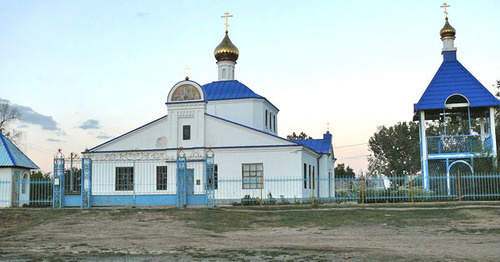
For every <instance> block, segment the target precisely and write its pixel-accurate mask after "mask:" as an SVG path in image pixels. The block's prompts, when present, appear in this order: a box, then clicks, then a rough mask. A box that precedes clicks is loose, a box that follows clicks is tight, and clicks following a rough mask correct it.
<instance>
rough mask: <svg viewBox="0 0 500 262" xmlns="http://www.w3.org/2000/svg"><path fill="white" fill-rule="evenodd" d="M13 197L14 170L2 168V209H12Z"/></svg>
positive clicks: (0, 204) (0, 175)
mask: <svg viewBox="0 0 500 262" xmlns="http://www.w3.org/2000/svg"><path fill="white" fill-rule="evenodd" d="M11 196H12V168H9V167H7V168H0V207H10V204H11Z"/></svg>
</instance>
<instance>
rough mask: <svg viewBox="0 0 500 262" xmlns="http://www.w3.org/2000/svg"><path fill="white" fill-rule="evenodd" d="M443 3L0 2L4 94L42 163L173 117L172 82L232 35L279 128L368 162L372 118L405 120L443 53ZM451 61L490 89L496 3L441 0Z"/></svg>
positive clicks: (494, 75) (378, 122) (202, 77)
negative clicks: (451, 40)
mask: <svg viewBox="0 0 500 262" xmlns="http://www.w3.org/2000/svg"><path fill="white" fill-rule="evenodd" d="M442 4H443V2H441V1H434V0H432V1H431V0H428V1H400V0H398V1H396V0H393V1H390V0H386V1H368V0H365V1H361V0H359V1H188V0H182V1H148V0H145V1H123V0H120V1H76V0H75V1H23V0H19V1H6V0H0V102H5V101H8V102H10V103H11V104H12V105H14V106H15V107H17V108H18V109H19V111H21V113H22V117H23V118H22V120H21V121H17V122H15V123H13V124H12V126H11V127H13V128H16V129H18V130H22V131H23V132H24V136H23V138H22V139H21V141H20V147H21V149H22V150H23V151H24V152H25V153H26V154H27V155H28V156H29V157H30V158H31V159H32V160H33V161H34V162H35V163H37V164H38V165H39V166H40V167H41V168H42V170H43V171H45V172H49V171H51V170H52V158H53V155H54V153H55V152H56V151H57V149H58V148H61V149H62V150H63V153H65V154H66V155H68V154H69V153H70V152H82V151H83V150H84V149H85V148H92V147H94V146H96V145H98V144H101V143H103V142H105V141H107V140H108V139H111V138H113V137H116V136H118V135H121V134H123V133H125V132H127V131H130V130H132V129H134V128H136V127H139V126H141V125H143V124H145V123H148V122H150V121H152V120H154V119H157V118H159V117H161V116H164V115H165V114H167V108H166V106H165V101H166V98H167V94H168V92H169V90H170V88H171V87H172V86H173V85H174V84H175V83H177V82H178V81H180V80H182V79H183V78H184V76H185V75H184V68H185V67H189V68H191V69H190V71H189V77H190V79H191V80H194V81H196V82H198V83H200V84H205V83H209V82H212V81H216V80H217V66H216V64H215V62H216V61H215V58H214V56H213V51H214V49H215V47H216V46H217V45H218V44H219V43H220V41H221V40H222V38H223V37H224V31H225V26H224V22H225V20H224V19H223V18H221V16H222V15H223V14H224V13H225V12H226V11H228V12H229V13H230V14H232V15H233V16H234V17H233V18H230V21H229V36H230V38H231V40H232V42H233V43H234V44H235V45H236V46H237V47H238V49H239V51H240V56H239V59H238V63H237V65H236V71H235V74H236V79H237V80H239V81H240V82H242V83H244V84H245V85H247V86H248V87H250V88H251V89H252V90H253V91H255V92H256V93H258V94H260V95H262V96H264V97H266V98H267V99H268V100H269V101H271V102H272V103H273V104H274V105H276V106H277V107H278V108H279V109H280V112H279V114H278V119H277V120H278V134H279V135H280V136H282V137H286V136H287V135H288V134H291V133H292V132H305V133H307V134H308V135H310V136H312V137H314V138H321V137H322V135H323V133H324V132H325V131H326V130H327V123H329V129H330V132H331V133H332V134H333V145H334V151H335V157H336V158H337V159H338V160H337V163H345V164H346V165H350V166H351V167H353V168H354V170H355V172H356V173H359V172H360V171H362V170H366V169H367V160H366V156H367V155H368V154H369V151H368V144H367V143H368V140H369V138H370V137H371V136H372V135H373V134H374V133H375V132H376V131H377V127H378V126H382V125H393V124H396V123H397V122H398V121H411V120H412V115H413V104H414V103H416V102H418V100H419V98H420V96H421V95H422V93H423V92H424V91H425V88H426V87H427V85H428V84H429V82H430V80H431V79H432V77H433V76H434V74H435V72H436V71H437V69H438V68H439V65H440V64H441V62H442V56H441V48H442V42H441V39H440V36H439V31H440V29H441V28H442V27H443V25H444V13H443V11H444V10H443V9H442V8H440V6H441V5H442ZM448 4H450V5H451V7H450V8H449V9H448V13H449V22H450V24H451V25H452V26H453V27H454V28H455V29H456V30H457V34H456V37H457V38H456V40H455V46H456V47H457V48H458V53H457V55H458V59H459V61H461V63H462V64H463V65H464V66H465V67H466V68H467V69H468V70H469V71H470V72H471V73H472V74H473V75H474V76H475V77H476V78H477V79H478V80H479V81H480V82H481V83H482V84H483V85H484V86H486V87H487V88H488V89H489V90H493V84H494V83H495V81H496V80H500V66H499V64H498V62H499V61H500V51H499V49H498V43H499V42H500V41H499V40H500V34H498V25H500V16H499V15H498V13H499V11H500V1H495V0H490V1H485V0H479V1H466V0H454V1H449V2H448Z"/></svg>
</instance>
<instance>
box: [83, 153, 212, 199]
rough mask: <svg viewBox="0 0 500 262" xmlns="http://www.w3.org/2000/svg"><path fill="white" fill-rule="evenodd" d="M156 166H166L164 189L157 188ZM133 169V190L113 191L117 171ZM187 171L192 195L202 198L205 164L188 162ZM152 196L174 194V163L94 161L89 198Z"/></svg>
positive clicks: (175, 183) (175, 167)
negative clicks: (95, 196)
mask: <svg viewBox="0 0 500 262" xmlns="http://www.w3.org/2000/svg"><path fill="white" fill-rule="evenodd" d="M158 166H167V186H166V189H161V190H159V189H158V188H157V180H156V179H157V173H156V168H157V167H158ZM117 167H133V168H134V187H133V189H132V190H116V168H117ZM187 169H193V171H194V173H193V174H194V176H193V182H194V186H193V188H194V194H205V163H204V162H203V161H188V162H187ZM134 194H135V195H153V194H172V195H175V194H177V163H176V162H175V161H169V162H166V161H165V160H155V161H141V160H138V161H93V162H92V195H134Z"/></svg>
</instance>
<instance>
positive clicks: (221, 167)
mask: <svg viewBox="0 0 500 262" xmlns="http://www.w3.org/2000/svg"><path fill="white" fill-rule="evenodd" d="M214 151H215V164H217V166H218V180H219V181H220V182H219V183H218V189H217V190H215V198H216V199H217V200H222V199H236V200H238V199H241V198H243V197H245V195H250V196H251V197H259V198H260V197H261V193H262V196H263V197H264V199H267V198H268V194H269V193H271V194H272V196H273V198H275V199H279V198H280V196H281V195H283V197H286V198H297V199H299V198H301V197H302V193H303V192H302V181H301V180H300V178H301V167H300V163H301V161H300V160H301V153H300V151H299V150H298V148H296V147H290V148H258V149H257V148H253V149H249V148H241V149H218V150H214ZM258 163H262V165H263V171H264V174H263V177H264V181H266V180H270V181H268V182H265V183H264V188H263V189H262V192H261V190H260V189H243V186H242V181H241V180H242V178H243V174H242V164H258ZM287 179H288V180H290V179H294V181H282V182H281V181H279V180H287ZM228 180H229V181H228Z"/></svg>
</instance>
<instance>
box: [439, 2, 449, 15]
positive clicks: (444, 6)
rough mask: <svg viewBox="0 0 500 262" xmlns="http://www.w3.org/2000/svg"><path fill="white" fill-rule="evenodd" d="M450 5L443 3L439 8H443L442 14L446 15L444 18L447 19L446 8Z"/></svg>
mask: <svg viewBox="0 0 500 262" xmlns="http://www.w3.org/2000/svg"><path fill="white" fill-rule="evenodd" d="M450 6H451V5H449V4H447V3H443V5H442V6H441V8H444V14H445V15H446V18H448V11H446V8H448V7H450Z"/></svg>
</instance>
